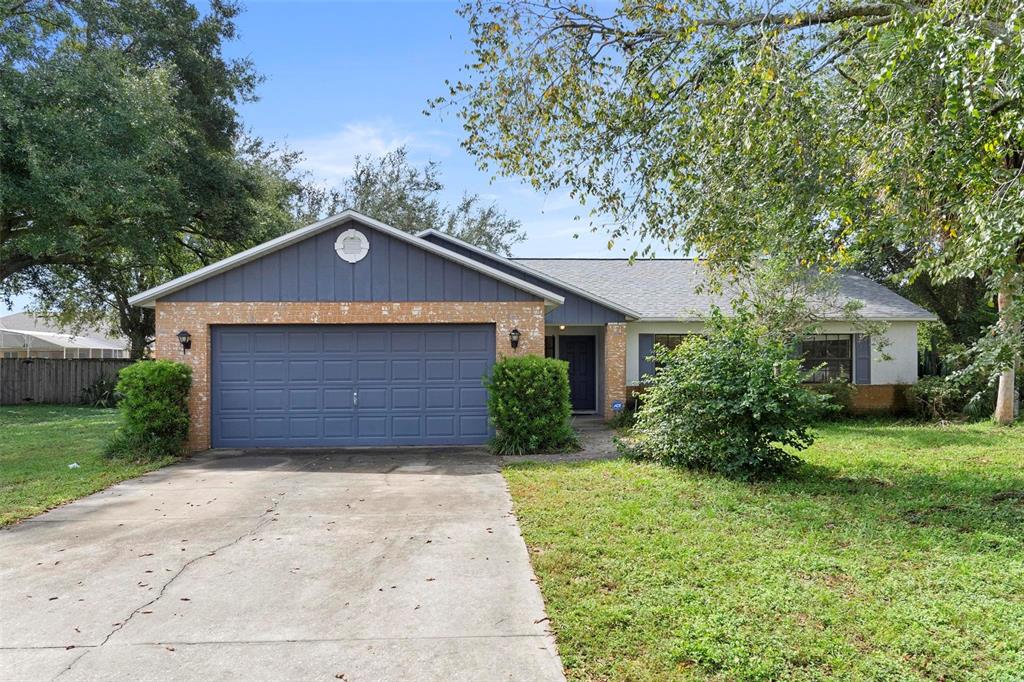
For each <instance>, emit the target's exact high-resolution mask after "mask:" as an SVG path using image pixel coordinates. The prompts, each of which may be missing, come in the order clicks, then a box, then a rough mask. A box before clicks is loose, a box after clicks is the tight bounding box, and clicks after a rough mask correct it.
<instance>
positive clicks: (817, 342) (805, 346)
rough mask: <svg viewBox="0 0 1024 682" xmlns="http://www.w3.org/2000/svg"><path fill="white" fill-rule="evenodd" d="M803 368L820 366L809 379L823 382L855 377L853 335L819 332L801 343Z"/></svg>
mask: <svg viewBox="0 0 1024 682" xmlns="http://www.w3.org/2000/svg"><path fill="white" fill-rule="evenodd" d="M799 353H800V355H801V356H802V357H803V368H804V369H805V370H811V369H814V368H815V367H818V366H819V365H823V366H822V367H820V368H819V369H818V370H817V371H816V372H815V373H814V374H813V375H811V377H810V378H809V379H808V381H809V382H810V383H812V384H823V383H825V382H827V381H832V380H834V379H845V380H846V381H851V380H852V379H853V337H852V336H850V335H849V334H817V335H815V336H811V337H808V338H807V339H804V340H803V341H802V342H801V343H800V347H799Z"/></svg>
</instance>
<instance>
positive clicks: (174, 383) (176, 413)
mask: <svg viewBox="0 0 1024 682" xmlns="http://www.w3.org/2000/svg"><path fill="white" fill-rule="evenodd" d="M119 376H120V378H119V380H118V382H117V391H118V393H120V394H121V402H120V403H119V406H120V408H121V414H122V420H123V421H122V425H121V427H120V428H119V429H118V430H117V431H116V432H115V433H114V437H113V439H112V440H111V441H110V443H109V444H108V445H107V454H108V455H111V456H118V457H129V458H131V459H156V458H159V457H166V456H178V455H181V454H183V453H184V451H185V441H186V439H187V438H188V425H189V416H188V391H189V388H190V387H191V385H192V368H191V367H189V366H188V365H183V364H181V363H180V362H171V361H169V360H154V361H146V362H136V363H135V364H134V365H129V366H128V367H125V368H124V369H122V370H121V373H120V375H119Z"/></svg>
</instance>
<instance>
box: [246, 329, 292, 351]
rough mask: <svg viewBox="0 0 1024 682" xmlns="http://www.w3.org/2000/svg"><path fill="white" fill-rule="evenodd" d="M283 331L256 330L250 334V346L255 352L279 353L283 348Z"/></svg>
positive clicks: (284, 337)
mask: <svg viewBox="0 0 1024 682" xmlns="http://www.w3.org/2000/svg"><path fill="white" fill-rule="evenodd" d="M286 337H287V336H286V334H285V333H284V332H257V333H255V334H253V335H252V344H251V345H252V348H253V350H254V351H255V352H257V353H280V352H282V351H283V350H284V348H285V339H286Z"/></svg>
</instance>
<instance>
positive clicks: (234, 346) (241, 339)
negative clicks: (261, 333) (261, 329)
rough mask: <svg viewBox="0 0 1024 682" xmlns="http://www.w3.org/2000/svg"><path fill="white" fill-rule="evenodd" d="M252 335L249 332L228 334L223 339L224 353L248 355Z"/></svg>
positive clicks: (222, 347) (222, 348)
mask: <svg viewBox="0 0 1024 682" xmlns="http://www.w3.org/2000/svg"><path fill="white" fill-rule="evenodd" d="M251 344H252V335H251V334H249V333H248V332H226V333H225V334H224V335H223V336H222V337H221V350H222V351H223V352H224V353H248V352H249V351H250V350H251V348H250V347H251Z"/></svg>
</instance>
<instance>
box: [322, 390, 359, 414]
mask: <svg viewBox="0 0 1024 682" xmlns="http://www.w3.org/2000/svg"><path fill="white" fill-rule="evenodd" d="M352 393H353V391H352V389H351V388H340V389H338V388H325V389H324V409H325V410H350V409H352V407H353V395H352Z"/></svg>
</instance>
